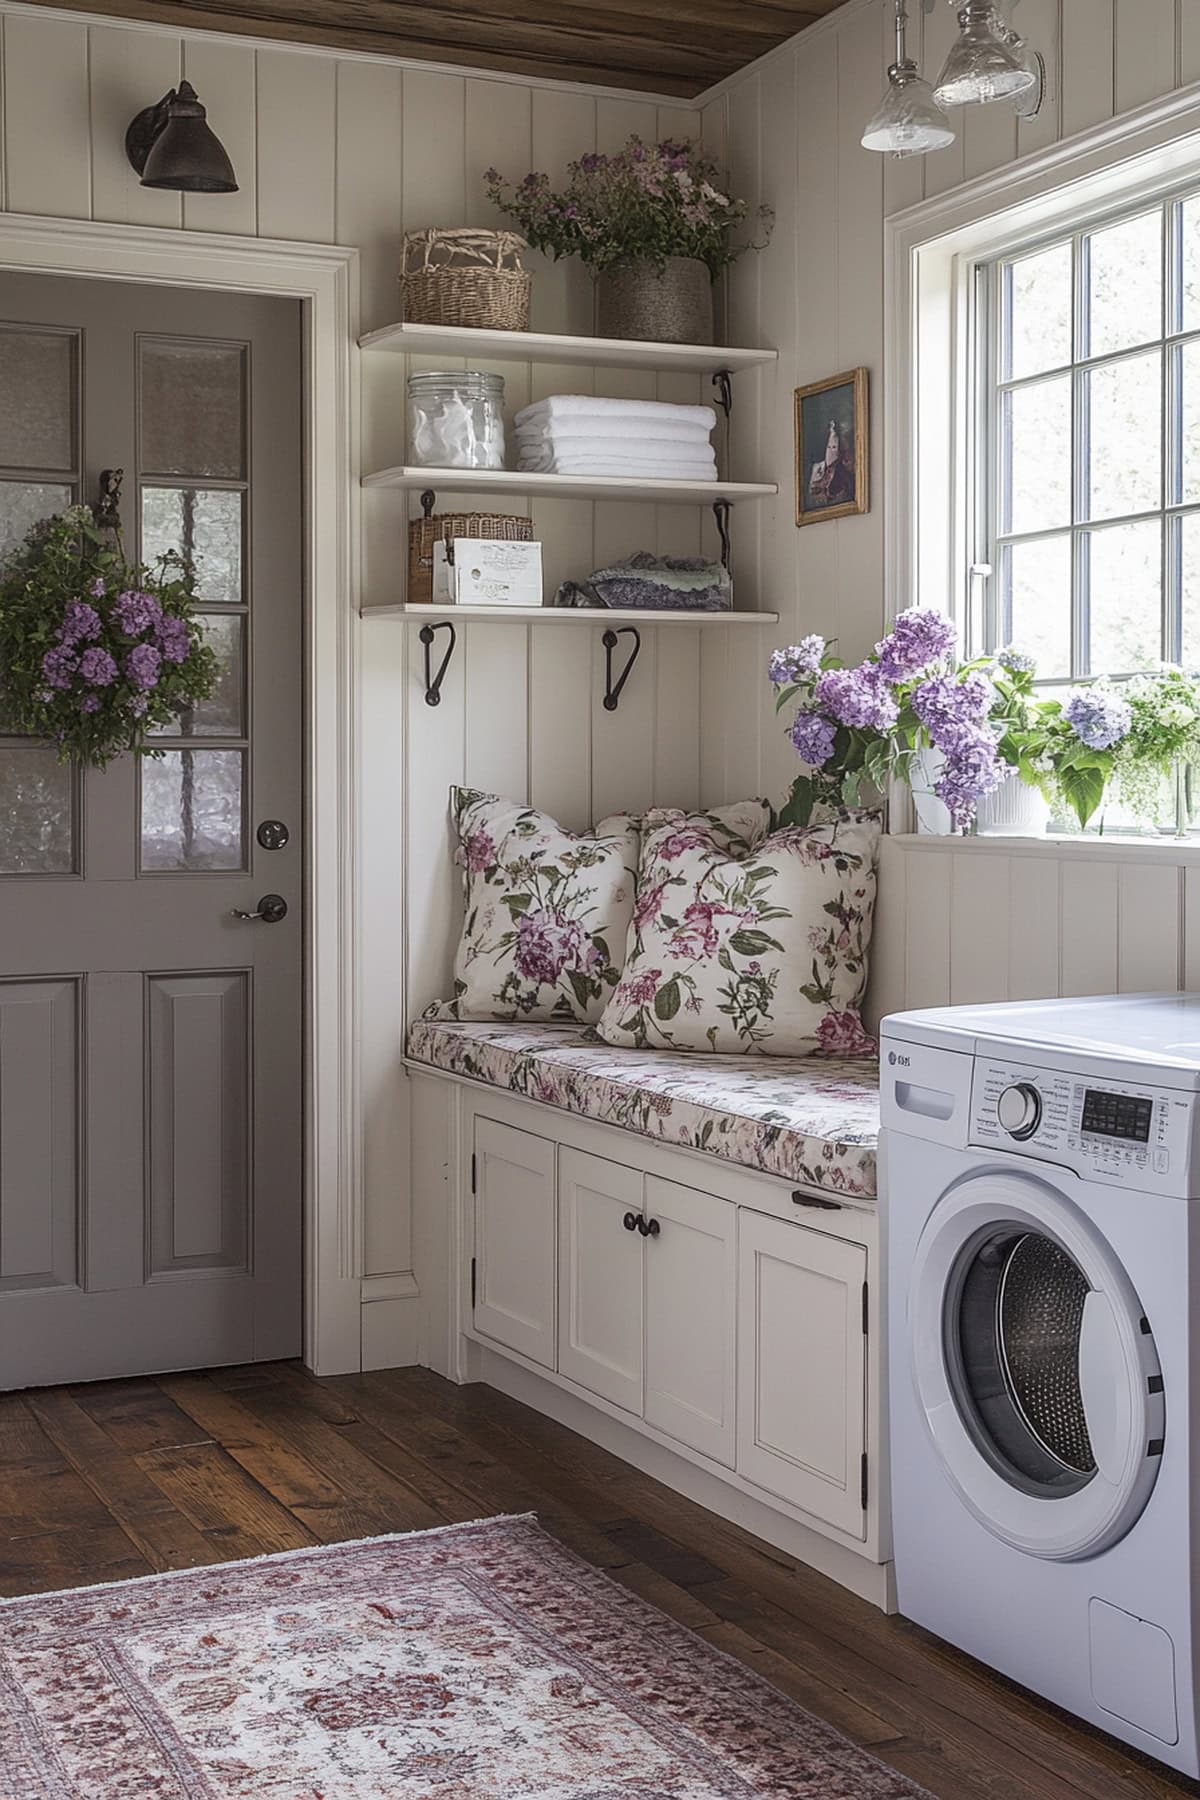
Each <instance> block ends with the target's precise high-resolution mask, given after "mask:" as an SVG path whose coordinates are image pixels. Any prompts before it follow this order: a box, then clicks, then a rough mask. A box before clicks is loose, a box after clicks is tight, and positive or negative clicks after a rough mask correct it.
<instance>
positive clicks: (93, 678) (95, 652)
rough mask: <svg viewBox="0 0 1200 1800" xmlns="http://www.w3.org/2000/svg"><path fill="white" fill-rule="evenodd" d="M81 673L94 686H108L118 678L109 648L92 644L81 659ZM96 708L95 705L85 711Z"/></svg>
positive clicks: (93, 710) (91, 710)
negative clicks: (105, 648)
mask: <svg viewBox="0 0 1200 1800" xmlns="http://www.w3.org/2000/svg"><path fill="white" fill-rule="evenodd" d="M79 673H80V674H81V675H82V676H83V679H84V680H85V681H87V682H90V683H91V685H92V687H108V686H109V685H110V684H111V683H112V682H114V681H115V680H116V678H117V665H116V662H115V661H114V659H113V658H112V657H111V656H110V655H109V654H108V651H107V650H104V649H102V648H101V646H100V645H99V644H92V645H91V647H90V648H89V649H87V650H85V651H84V653H83V655H82V656H81V657H80V659H79ZM98 704H99V702H98V701H97V705H98ZM95 710H96V708H95V707H94V706H88V707H85V708H84V711H85V712H95Z"/></svg>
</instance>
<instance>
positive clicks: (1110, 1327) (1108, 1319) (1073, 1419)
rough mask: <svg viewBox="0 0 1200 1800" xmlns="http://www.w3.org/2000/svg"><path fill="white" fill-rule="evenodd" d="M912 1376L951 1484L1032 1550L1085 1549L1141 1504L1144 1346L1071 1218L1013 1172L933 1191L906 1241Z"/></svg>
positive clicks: (1051, 1195)
mask: <svg viewBox="0 0 1200 1800" xmlns="http://www.w3.org/2000/svg"><path fill="white" fill-rule="evenodd" d="M909 1323H910V1337H911V1342H912V1347H913V1372H914V1377H915V1380H916V1383H917V1388H918V1392H919V1394H920V1398H921V1401H922V1404H923V1408H924V1412H925V1417H926V1420H927V1421H928V1424H929V1428H930V1431H931V1433H932V1435H933V1439H934V1443H935V1445H936V1446H937V1449H938V1452H939V1454H940V1456H941V1459H942V1462H943V1464H944V1466H945V1468H946V1471H947V1473H948V1475H949V1476H950V1479H951V1480H952V1481H953V1483H954V1485H955V1486H956V1487H957V1488H958V1490H959V1493H960V1495H961V1496H962V1498H963V1500H964V1501H965V1502H966V1504H967V1505H968V1506H969V1507H970V1509H971V1511H972V1512H974V1513H975V1515H976V1517H977V1518H979V1519H980V1520H981V1522H982V1523H983V1524H985V1525H986V1526H987V1527H988V1528H989V1530H991V1531H992V1532H994V1534H995V1535H996V1536H997V1537H1000V1538H1002V1539H1003V1540H1004V1541H1005V1542H1007V1543H1011V1544H1013V1545H1015V1546H1016V1547H1017V1548H1019V1549H1023V1550H1026V1551H1028V1552H1030V1553H1031V1554H1033V1555H1038V1556H1046V1557H1051V1558H1059V1559H1070V1558H1075V1557H1080V1556H1088V1555H1094V1554H1096V1553H1097V1552H1098V1551H1099V1550H1101V1549H1103V1548H1104V1547H1105V1545H1107V1544H1111V1543H1113V1542H1115V1541H1116V1539H1117V1538H1119V1537H1121V1536H1123V1535H1124V1533H1125V1532H1126V1531H1128V1530H1129V1528H1130V1526H1131V1525H1132V1524H1133V1522H1134V1520H1135V1519H1136V1518H1137V1517H1138V1515H1139V1514H1140V1513H1141V1511H1142V1509H1143V1507H1144V1506H1145V1504H1146V1501H1147V1500H1148V1498H1149V1495H1150V1491H1151V1489H1152V1488H1153V1485H1154V1481H1155V1478H1156V1476H1157V1472H1158V1466H1159V1460H1160V1457H1161V1451H1162V1439H1163V1429H1164V1424H1163V1420H1164V1396H1163V1392H1162V1378H1161V1374H1160V1371H1159V1366H1158V1359H1157V1356H1156V1354H1155V1350H1154V1344H1153V1340H1152V1338H1151V1336H1150V1334H1149V1332H1148V1330H1147V1329H1146V1327H1145V1322H1144V1319H1143V1314H1142V1308H1141V1305H1140V1302H1139V1300H1138V1297H1137V1295H1136V1293H1135V1292H1134V1291H1133V1288H1132V1285H1131V1284H1130V1282H1129V1280H1128V1277H1127V1276H1126V1275H1125V1273H1124V1271H1123V1269H1122V1268H1121V1267H1120V1265H1119V1264H1118V1263H1117V1261H1116V1259H1115V1257H1114V1256H1113V1255H1112V1253H1111V1251H1110V1250H1109V1249H1108V1246H1107V1245H1106V1244H1105V1243H1104V1242H1103V1241H1102V1240H1101V1238H1100V1237H1099V1235H1098V1234H1097V1233H1096V1232H1095V1231H1094V1229H1093V1228H1092V1227H1091V1225H1090V1224H1089V1223H1088V1221H1087V1220H1086V1219H1085V1218H1084V1216H1083V1215H1082V1214H1081V1213H1080V1212H1078V1210H1077V1209H1076V1208H1075V1207H1074V1206H1073V1205H1072V1204H1071V1202H1070V1201H1068V1200H1066V1199H1065V1198H1064V1197H1063V1196H1062V1195H1061V1194H1059V1193H1058V1192H1057V1191H1056V1190H1055V1189H1054V1188H1052V1187H1050V1186H1049V1185H1048V1184H1046V1183H1043V1182H1041V1181H1039V1180H1037V1179H1035V1178H1030V1177H1026V1176H1021V1177H1016V1176H1005V1175H993V1176H979V1177H975V1178H974V1179H972V1180H969V1181H966V1182H963V1183H962V1184H961V1185H960V1186H958V1187H957V1188H954V1189H951V1191H950V1192H949V1193H948V1194H947V1195H946V1196H945V1198H944V1199H943V1200H942V1201H941V1203H940V1204H939V1205H938V1207H937V1208H936V1209H935V1211H934V1213H933V1215H932V1216H931V1218H930V1221H929V1224H928V1226H927V1227H926V1230H925V1232H924V1234H923V1235H922V1238H921V1242H920V1244H919V1246H918V1250H917V1259H916V1265H915V1268H914V1279H913V1285H912V1288H911V1290H910V1297H909Z"/></svg>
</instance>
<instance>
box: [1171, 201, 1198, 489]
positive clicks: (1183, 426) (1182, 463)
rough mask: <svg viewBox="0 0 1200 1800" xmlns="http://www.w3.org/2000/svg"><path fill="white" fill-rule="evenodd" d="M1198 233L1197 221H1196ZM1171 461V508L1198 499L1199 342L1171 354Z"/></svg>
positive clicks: (1184, 345)
mask: <svg viewBox="0 0 1200 1800" xmlns="http://www.w3.org/2000/svg"><path fill="white" fill-rule="evenodd" d="M1196 229H1197V230H1198V231H1200V219H1198V220H1197V221H1196ZM1175 392H1176V394H1177V396H1178V399H1177V406H1178V411H1177V413H1176V417H1175V420H1174V437H1175V462H1174V469H1173V472H1172V481H1171V489H1172V493H1171V499H1172V501H1173V502H1174V504H1175V505H1179V504H1180V503H1184V504H1186V503H1187V502H1189V501H1192V500H1200V340H1196V339H1193V341H1192V342H1191V343H1190V344H1181V345H1180V346H1179V348H1178V349H1177V350H1176V351H1175Z"/></svg>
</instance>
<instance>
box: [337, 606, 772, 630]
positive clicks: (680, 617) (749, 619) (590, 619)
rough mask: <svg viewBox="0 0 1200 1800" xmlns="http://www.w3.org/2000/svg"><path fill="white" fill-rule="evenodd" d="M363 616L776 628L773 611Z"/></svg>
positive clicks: (444, 610)
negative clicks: (761, 626) (760, 626)
mask: <svg viewBox="0 0 1200 1800" xmlns="http://www.w3.org/2000/svg"><path fill="white" fill-rule="evenodd" d="M363 613H364V616H365V617H367V618H378V617H380V616H383V617H389V616H396V617H399V618H405V619H421V620H423V621H424V622H425V623H426V624H428V623H430V621H436V622H440V621H441V620H444V619H451V620H453V619H486V620H487V621H488V622H489V624H493V625H494V624H499V623H503V622H505V621H508V622H510V623H513V622H519V623H521V624H523V625H530V624H532V625H778V623H779V614H778V613H773V612H681V611H671V612H652V611H650V610H648V609H646V608H642V607H616V606H405V605H401V604H399V603H397V604H396V605H395V606H364V607H363Z"/></svg>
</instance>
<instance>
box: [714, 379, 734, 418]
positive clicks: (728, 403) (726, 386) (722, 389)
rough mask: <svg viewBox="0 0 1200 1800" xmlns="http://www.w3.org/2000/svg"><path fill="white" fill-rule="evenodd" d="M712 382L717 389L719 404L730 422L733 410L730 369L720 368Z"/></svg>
mask: <svg viewBox="0 0 1200 1800" xmlns="http://www.w3.org/2000/svg"><path fill="white" fill-rule="evenodd" d="M712 384H713V386H714V388H715V389H716V390H717V405H718V406H719V407H720V409H721V411H722V412H723V413H724V414H725V422H726V424H728V423H729V415H730V413H732V411H733V382H732V380H731V379H730V375H729V370H728V369H718V370H717V372H716V374H715V375H714V376H713V377H712Z"/></svg>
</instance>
